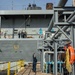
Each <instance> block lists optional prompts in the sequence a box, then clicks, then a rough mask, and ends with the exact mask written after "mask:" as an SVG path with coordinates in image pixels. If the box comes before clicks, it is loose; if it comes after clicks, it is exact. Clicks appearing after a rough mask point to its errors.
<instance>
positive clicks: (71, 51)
mask: <svg viewBox="0 0 75 75" xmlns="http://www.w3.org/2000/svg"><path fill="white" fill-rule="evenodd" d="M67 49H68V50H69V56H70V57H69V61H70V64H73V63H74V62H75V53H74V48H73V47H72V46H71V45H68V47H64V50H67Z"/></svg>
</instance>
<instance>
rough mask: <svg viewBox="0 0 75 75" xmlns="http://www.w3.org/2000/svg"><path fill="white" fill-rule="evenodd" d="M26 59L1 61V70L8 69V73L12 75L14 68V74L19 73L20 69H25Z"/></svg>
mask: <svg viewBox="0 0 75 75" xmlns="http://www.w3.org/2000/svg"><path fill="white" fill-rule="evenodd" d="M24 62H25V61H24V60H18V61H16V62H3V63H0V67H1V70H0V72H2V71H4V70H5V71H7V75H11V70H12V69H13V70H14V75H17V73H18V72H19V71H21V70H22V69H24Z"/></svg>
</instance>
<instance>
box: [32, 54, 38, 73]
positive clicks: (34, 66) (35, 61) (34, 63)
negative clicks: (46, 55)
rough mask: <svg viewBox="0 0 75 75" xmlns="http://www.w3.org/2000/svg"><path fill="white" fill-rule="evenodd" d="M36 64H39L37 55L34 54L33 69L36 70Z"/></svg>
mask: <svg viewBox="0 0 75 75" xmlns="http://www.w3.org/2000/svg"><path fill="white" fill-rule="evenodd" d="M36 64H37V59H36V57H34V55H33V69H32V70H33V71H34V72H36Z"/></svg>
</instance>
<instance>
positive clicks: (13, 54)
mask: <svg viewBox="0 0 75 75" xmlns="http://www.w3.org/2000/svg"><path fill="white" fill-rule="evenodd" d="M14 46H17V49H15V48H14ZM0 49H1V51H2V52H0V61H15V60H19V59H24V60H25V61H27V62H30V61H32V55H33V53H34V52H35V53H36V56H37V59H38V61H39V58H40V54H39V53H38V50H37V40H36V39H30V40H29V39H18V40H17V39H15V40H13V39H11V40H0Z"/></svg>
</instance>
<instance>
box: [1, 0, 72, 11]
mask: <svg viewBox="0 0 75 75" xmlns="http://www.w3.org/2000/svg"><path fill="white" fill-rule="evenodd" d="M59 1H60V0H0V10H11V9H13V10H21V9H25V8H27V6H28V4H29V3H31V4H33V3H36V5H37V6H40V7H42V9H45V8H46V3H53V4H54V6H57V5H58V3H59ZM67 5H68V6H71V5H72V0H68V2H67Z"/></svg>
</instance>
